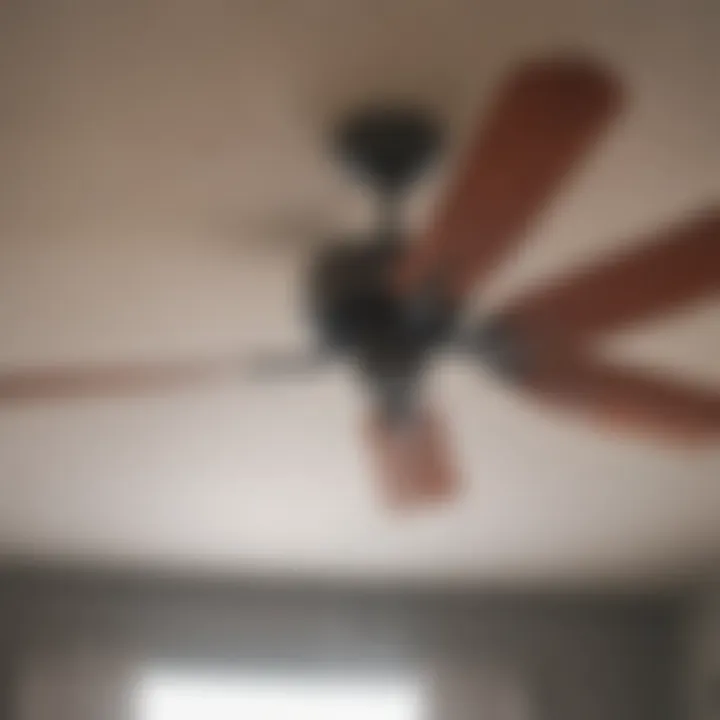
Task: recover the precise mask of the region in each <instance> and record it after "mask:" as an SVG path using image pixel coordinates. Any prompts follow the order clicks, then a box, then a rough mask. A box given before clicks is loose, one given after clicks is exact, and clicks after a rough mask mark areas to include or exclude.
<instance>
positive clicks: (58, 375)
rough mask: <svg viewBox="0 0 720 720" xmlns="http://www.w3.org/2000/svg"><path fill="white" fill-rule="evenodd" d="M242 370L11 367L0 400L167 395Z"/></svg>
mask: <svg viewBox="0 0 720 720" xmlns="http://www.w3.org/2000/svg"><path fill="white" fill-rule="evenodd" d="M240 372H241V361H239V360H237V359H223V360H208V361H197V362H185V363H183V362H177V363H166V364H161V363H157V364H154V363H147V364H134V365H133V364H129V365H106V366H78V367H62V366H59V367H56V368H37V369H27V370H22V369H18V370H9V371H5V372H3V373H0V403H4V404H10V403H26V402H44V401H54V400H69V399H81V398H91V397H98V398H117V397H123V396H129V395H149V394H156V393H165V392H172V391H174V390H180V389H184V388H190V387H194V386H197V385H201V384H206V383H212V382H216V381H222V380H228V379H231V378H234V377H237V376H238V375H239V374H240Z"/></svg>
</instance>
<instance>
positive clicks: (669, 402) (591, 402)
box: [522, 356, 720, 441]
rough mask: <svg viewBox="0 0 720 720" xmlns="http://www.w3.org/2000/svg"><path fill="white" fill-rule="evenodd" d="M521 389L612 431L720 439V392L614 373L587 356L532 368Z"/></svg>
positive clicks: (653, 377) (632, 373) (626, 372)
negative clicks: (523, 388) (605, 426)
mask: <svg viewBox="0 0 720 720" xmlns="http://www.w3.org/2000/svg"><path fill="white" fill-rule="evenodd" d="M522 384H523V387H525V389H529V390H531V391H532V392H533V393H534V394H535V395H537V396H538V397H540V398H542V399H543V400H544V401H546V402H548V403H551V404H553V405H556V406H558V407H560V408H563V409H567V410H572V411H575V412H578V413H580V414H581V415H584V416H585V417H587V418H588V419H592V420H594V421H597V422H600V423H602V424H604V425H607V426H609V427H610V428H611V429H617V430H630V431H633V432H635V433H638V434H642V435H652V436H657V437H660V438H665V439H668V440H681V441H697V440H709V439H720V393H717V392H712V391H703V390H700V389H698V388H694V387H691V386H687V385H682V384H678V383H676V382H674V381H672V380H670V379H665V378H663V377H660V376H657V375H651V374H647V375H646V374H641V373H639V372H635V371H631V370H627V369H623V368H616V367H612V366H609V365H605V364H602V363H600V362H595V361H593V360H591V359H589V358H586V357H579V356H576V357H573V358H569V357H566V358H563V359H561V360H560V361H558V360H555V361H554V362H552V363H548V364H544V365H542V366H539V367H537V368H535V369H534V370H533V371H532V372H530V373H529V374H528V375H527V376H526V377H525V378H523V380H522Z"/></svg>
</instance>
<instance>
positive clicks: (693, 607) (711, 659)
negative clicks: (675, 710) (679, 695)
mask: <svg viewBox="0 0 720 720" xmlns="http://www.w3.org/2000/svg"><path fill="white" fill-rule="evenodd" d="M685 629H686V636H685V638H686V642H687V644H686V659H687V663H686V668H685V669H686V675H685V679H686V686H685V687H686V690H687V695H686V701H687V708H688V717H689V718H690V720H720V586H718V587H716V588H715V589H713V590H706V591H704V592H701V593H699V594H698V595H697V597H695V598H694V599H693V600H692V602H691V603H689V605H688V610H687V614H686V626H685Z"/></svg>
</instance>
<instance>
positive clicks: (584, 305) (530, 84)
mask: <svg viewBox="0 0 720 720" xmlns="http://www.w3.org/2000/svg"><path fill="white" fill-rule="evenodd" d="M621 104H622V91H621V88H620V85H619V83H618V82H617V80H616V79H615V78H614V77H613V76H612V75H611V74H610V73H608V72H607V71H606V70H605V69H603V68H602V67H600V66H598V65H596V64H595V63H593V62H590V61H587V60H584V59H577V58H572V59H563V58H559V59H557V58H554V59H542V60H536V61H531V62H528V63H526V64H524V65H522V66H520V67H519V68H518V69H517V70H516V71H515V72H514V73H511V74H510V76H509V77H508V78H507V80H506V82H505V83H504V84H503V85H502V86H501V87H500V89H499V91H498V93H497V97H496V99H495V103H494V106H493V107H492V109H491V111H490V113H489V115H488V116H487V117H485V118H483V119H482V121H481V122H480V123H479V125H478V127H477V129H476V131H475V133H474V136H473V137H472V138H471V141H470V143H469V145H468V147H467V149H466V151H465V155H464V159H463V161H462V163H461V167H460V168H459V169H458V171H457V174H456V175H455V178H454V182H452V183H451V185H450V187H449V190H448V191H447V194H446V196H445V197H444V199H443V200H442V202H441V203H440V204H439V207H438V210H437V212H436V213H435V215H434V220H433V221H432V223H431V224H430V226H429V227H428V228H427V230H426V232H425V234H424V236H423V237H421V238H419V239H418V241H416V242H413V243H409V242H407V238H406V237H405V234H404V233H403V229H402V227H401V224H400V222H399V214H398V208H399V207H400V203H401V202H402V200H403V198H404V196H405V194H406V193H407V191H408V189H409V188H410V187H411V185H412V184H413V181H414V180H416V179H417V177H418V176H419V175H420V174H421V172H422V171H423V170H424V169H425V168H426V167H427V166H428V164H429V163H430V161H431V160H432V159H433V158H434V157H435V156H436V155H437V153H438V150H439V146H440V129H439V127H438V125H437V124H436V122H435V121H434V120H433V119H432V118H431V117H429V116H428V115H426V114H425V113H423V112H420V111H417V110H414V109H411V108H403V107H383V108H373V109H369V110H363V111H361V112H359V113H356V114H354V115H352V116H351V117H350V118H349V119H347V120H346V121H345V122H343V123H342V124H341V125H340V127H339V129H338V132H337V135H336V140H337V149H338V150H339V152H340V154H341V156H342V157H343V158H344V160H345V161H346V162H347V164H348V165H349V166H351V167H352V168H353V169H354V170H355V171H356V172H357V173H359V174H360V176H361V177H362V178H363V179H364V180H365V181H366V182H367V183H368V184H369V185H370V186H371V187H373V188H374V189H375V190H376V191H377V195H378V198H379V206H380V213H379V216H380V221H379V223H378V226H377V228H376V229H375V231H374V232H372V233H371V234H370V235H369V237H368V238H366V240H365V241H363V242H358V243H353V244H347V243H333V244H330V245H329V246H327V247H325V248H324V249H322V250H321V251H319V252H318V253H317V255H316V257H315V261H314V263H312V269H311V272H310V277H309V282H308V287H309V296H310V304H311V308H312V316H313V319H314V322H315V325H316V328H317V330H318V335H319V339H320V342H319V344H318V347H319V349H318V351H317V352H310V353H308V354H307V355H305V356H298V357H292V356H288V357H278V358H266V359H265V360H263V361H261V362H260V363H259V364H256V365H254V366H249V365H248V363H247V361H246V359H243V358H238V357H229V358H219V359H211V360H198V361H194V362H176V363H169V364H152V365H147V364H144V365H143V364H141V365H129V366H128V365H119V366H109V367H107V366H106V367H78V368H50V369H30V370H11V371H10V370H9V371H7V372H4V373H1V374H0V402H2V403H4V404H9V403H20V402H27V401H50V400H59V399H70V398H76V397H83V396H122V395H126V394H137V393H146V392H153V393H154V392H164V391H172V390H175V389H179V388H182V387H186V386H189V385H194V384H200V383H205V382H216V381H225V380H233V379H236V378H237V377H238V376H243V375H246V374H247V373H248V372H249V371H250V372H251V374H253V373H254V372H255V371H258V372H260V373H261V374H263V373H265V374H269V375H270V376H273V375H276V374H278V373H287V372H290V373H295V372H301V371H314V370H316V369H319V368H321V367H322V366H323V364H324V362H325V361H326V360H327V359H328V358H342V359H348V360H351V361H352V362H353V364H354V365H355V367H356V368H357V369H358V370H359V373H360V376H361V378H362V379H363V382H364V386H365V387H366V388H367V389H368V390H369V391H370V393H371V398H372V407H373V408H374V411H373V413H372V417H371V418H370V421H369V423H368V432H367V439H368V442H369V443H370V445H371V447H372V449H373V453H374V457H375V459H376V460H377V466H378V474H379V476H380V477H381V478H382V481H383V482H382V486H383V489H384V491H385V493H386V495H387V498H388V500H390V501H392V502H394V503H397V504H404V505H408V504H410V505H412V504H418V503H423V502H430V501H436V500H439V499H442V498H445V497H449V496H451V495H452V493H453V491H454V489H455V487H456V481H457V475H456V472H455V468H454V466H453V462H452V458H451V457H450V456H451V453H450V452H449V450H448V445H447V443H446V439H445V437H444V434H443V427H442V424H441V423H440V422H439V420H438V419H437V417H436V416H435V415H434V414H433V412H432V411H431V410H429V409H428V408H427V407H425V405H424V403H423V401H422V398H421V393H420V387H421V383H422V378H423V371H424V369H425V368H426V367H427V365H428V363H429V361H430V360H431V359H432V358H433V357H434V355H435V353H436V351H437V350H439V349H441V348H450V349H454V350H456V351H458V352H461V353H464V354H465V355H467V356H469V357H470V358H472V359H473V360H474V361H477V362H478V363H482V364H483V365H484V366H486V367H489V368H490V369H491V370H493V371H494V372H495V373H496V375H497V376H498V377H499V378H501V379H502V380H503V381H505V382H507V383H510V384H512V385H513V386H514V387H517V388H519V389H521V390H523V391H525V392H527V393H528V394H531V395H533V396H535V397H536V398H538V399H540V400H542V401H544V402H545V403H547V404H549V405H554V406H558V407H561V408H564V409H567V410H571V411H575V412H577V413H579V414H581V415H584V416H587V417H588V418H590V419H593V420H598V421H602V422H605V423H610V424H612V425H614V426H622V427H627V428H629V429H634V430H640V431H641V432H648V433H654V434H657V435H658V436H659V437H662V438H667V439H670V440H675V439H682V440H689V439H696V438H703V439H704V438H717V437H718V436H720V393H712V392H710V391H703V390H700V389H698V388H692V387H688V386H687V385H683V384H680V383H678V382H674V381H673V380H672V379H669V378H660V377H657V376H651V375H646V374H640V373H638V372H634V371H631V370H627V369H623V368H620V367H616V366H611V365H610V364H608V363H606V362H604V361H602V360H600V359H599V358H597V357H595V356H593V354H592V343H593V342H594V341H595V340H596V339H597V338H598V337H600V336H601V335H602V334H603V333H606V332H609V331H612V330H615V329H617V328H619V327H621V326H625V325H627V324H631V323H634V322H640V321H643V320H645V319H648V318H650V317H653V316H657V315H659V314H661V313H663V312H666V311H670V310H672V309H674V308H676V307H677V306H678V305H680V304H682V303H687V302H690V301H692V300H695V299H698V298H700V297H706V296H709V295H713V294H716V293H718V291H720V208H710V209H708V210H706V211H703V212H701V213H698V214H696V215H694V216H693V217H692V218H689V219H687V220H686V221H684V222H682V223H680V224H678V225H677V226H676V227H673V228H669V229H667V228H666V229H664V230H663V231H662V232H659V233H656V234H655V236H650V237H648V238H647V241H646V242H643V243H641V244H640V246H639V249H636V250H631V251H628V252H625V253H622V254H620V255H617V256H615V257H612V258H610V259H609V260H608V261H607V262H605V263H604V264H601V265H597V266H593V267H590V268H586V269H583V270H581V271H579V272H577V273H576V274H574V275H573V276H571V277H566V278H562V279H560V281H558V282H553V283H551V284H549V285H547V286H545V287H541V288H540V289H533V290H531V291H529V292H528V293H527V294H525V295H524V296H521V297H520V298H519V299H517V300H516V301H514V302H512V303H511V304H510V305H509V306H508V307H506V308H504V309H503V310H501V311H500V312H498V313H497V314H495V315H494V316H492V317H487V318H484V319H481V320H479V321H478V322H476V323H475V324H474V326H473V327H471V328H470V329H469V330H468V329H466V328H465V329H463V328H461V327H460V324H459V322H458V317H459V312H460V310H461V308H462V305H463V302H464V300H465V299H466V298H467V296H468V293H469V292H470V291H471V290H472V289H473V288H475V287H476V286H478V284H482V282H483V281H484V280H486V279H487V278H488V276H489V275H490V274H491V273H492V272H493V271H494V270H495V269H496V268H497V267H498V265H499V264H500V263H501V262H502V261H503V260H504V259H507V258H508V256H509V255H510V254H511V253H512V252H513V251H514V250H515V249H516V248H517V247H518V246H519V244H520V242H521V241H522V238H523V235H524V232H525V230H526V229H527V228H528V227H529V225H530V223H531V222H533V221H534V220H535V219H536V217H537V216H538V214H539V213H540V212H541V211H542V210H543V208H544V207H545V206H546V205H547V203H548V202H549V201H550V200H551V199H552V196H553V195H554V194H555V193H556V192H557V191H558V190H559V188H560V185H561V183H562V182H563V181H564V180H565V179H566V177H567V176H568V174H569V173H570V172H571V171H572V170H573V169H574V168H575V167H576V166H578V165H579V164H580V163H581V162H582V161H583V159H584V158H585V157H586V156H587V155H588V153H589V152H590V151H591V150H592V148H593V146H594V145H595V144H596V143H597V142H598V140H599V139H600V137H601V134H602V132H603V130H605V129H606V127H607V126H608V124H609V122H610V120H611V119H612V118H613V117H614V116H615V115H616V114H617V113H618V112H619V110H620V108H621ZM633 247H637V243H633Z"/></svg>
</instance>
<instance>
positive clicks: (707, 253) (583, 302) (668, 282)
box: [508, 208, 720, 342]
mask: <svg viewBox="0 0 720 720" xmlns="http://www.w3.org/2000/svg"><path fill="white" fill-rule="evenodd" d="M718 293H720V208H718V209H713V210H711V211H708V212H705V213H702V214H698V215H697V216H695V217H694V218H693V219H692V220H690V221H688V222H686V223H684V224H682V225H678V226H675V227H672V228H669V229H666V230H665V231H663V232H661V233H658V234H656V236H655V237H650V238H646V241H645V242H643V243H642V244H641V245H640V246H639V247H638V248H637V249H635V250H631V251H629V252H625V253H623V254H621V255H620V256H619V257H616V258H614V259H611V260H610V261H609V262H606V263H603V264H601V265H599V266H597V267H592V268H589V269H586V270H582V271H581V272H579V273H577V274H575V275H573V276H571V277H570V278H569V279H566V280H561V281H560V282H557V283H553V284H551V285H549V286H546V287H542V288H540V289H539V290H536V291H531V292H530V293H529V294H527V295H525V296H524V297H521V298H520V299H519V301H517V302H515V303H513V304H512V305H511V307H510V308H509V309H508V313H509V316H510V317H511V318H513V321H514V322H515V323H516V324H517V325H519V326H521V327H522V328H524V329H526V330H528V331H530V332H533V331H535V332H543V333H544V334H547V333H550V334H552V335H553V337H556V338H564V339H567V340H572V341H576V342H579V341H582V340H588V339H592V337H593V336H596V335H599V334H601V333H603V332H609V331H612V330H617V329H620V328H621V327H622V326H624V325H628V324H629V323H635V322H640V321H643V320H646V319H649V318H651V317H653V316H657V315H660V314H662V313H665V312H669V311H672V310H675V309H676V308H677V307H678V306H680V305H681V304H683V303H688V302H690V301H692V300H698V299H700V298H703V297H707V296H711V295H714V294H718Z"/></svg>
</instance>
